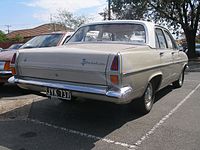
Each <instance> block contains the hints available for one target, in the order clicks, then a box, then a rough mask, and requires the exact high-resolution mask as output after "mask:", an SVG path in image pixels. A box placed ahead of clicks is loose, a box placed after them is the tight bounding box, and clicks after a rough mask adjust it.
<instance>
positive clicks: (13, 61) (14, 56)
mask: <svg viewBox="0 0 200 150" xmlns="http://www.w3.org/2000/svg"><path fill="white" fill-rule="evenodd" d="M16 56H17V55H16V53H14V55H13V57H12V60H11V62H10V63H11V64H13V65H14V64H15V61H16Z"/></svg>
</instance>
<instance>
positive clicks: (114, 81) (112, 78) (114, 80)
mask: <svg viewBox="0 0 200 150" xmlns="http://www.w3.org/2000/svg"><path fill="white" fill-rule="evenodd" d="M110 81H111V83H112V84H118V83H119V76H118V75H110Z"/></svg>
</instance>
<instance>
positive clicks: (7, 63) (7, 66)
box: [4, 61, 11, 71]
mask: <svg viewBox="0 0 200 150" xmlns="http://www.w3.org/2000/svg"><path fill="white" fill-rule="evenodd" d="M4 70H6V71H9V70H11V69H10V62H9V61H7V62H5V64H4Z"/></svg>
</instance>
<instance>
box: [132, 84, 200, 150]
mask: <svg viewBox="0 0 200 150" xmlns="http://www.w3.org/2000/svg"><path fill="white" fill-rule="evenodd" d="M199 87H200V84H198V85H197V86H196V87H195V88H194V89H193V90H192V91H191V92H190V93H189V94H188V95H187V96H186V97H185V98H184V99H183V100H182V101H181V102H179V103H178V104H177V105H176V107H174V108H173V109H172V110H171V111H170V112H169V113H168V114H167V115H165V116H164V117H163V118H162V119H161V120H160V121H159V122H158V123H156V124H155V125H154V126H153V128H151V129H150V130H149V131H148V132H147V133H146V134H145V135H144V136H142V137H141V138H140V139H139V140H138V141H137V142H135V144H134V145H136V148H139V146H140V145H141V144H142V143H143V142H144V141H145V140H146V139H148V138H149V137H150V136H151V135H152V134H153V133H154V132H155V131H156V129H158V128H159V127H160V126H161V125H162V124H163V123H164V122H165V121H166V120H167V119H169V118H170V117H171V116H172V115H173V114H174V113H175V112H176V111H177V110H178V109H179V108H180V107H181V106H182V105H183V104H184V103H185V102H186V101H187V100H188V99H189V98H190V97H191V95H192V94H194V92H196V90H197V89H198V88H199Z"/></svg>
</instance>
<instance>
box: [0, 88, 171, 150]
mask: <svg viewBox="0 0 200 150" xmlns="http://www.w3.org/2000/svg"><path fill="white" fill-rule="evenodd" d="M172 90H173V88H172V86H168V87H166V88H164V89H163V90H161V91H159V92H158V93H157V94H156V100H155V102H158V101H159V100H160V99H161V98H162V97H163V96H165V95H167V94H168V93H169V92H171V91H172ZM134 105H135V102H134V101H133V102H132V103H130V104H125V105H117V104H113V103H108V102H100V101H94V100H84V99H78V100H76V101H67V102H61V101H60V100H58V99H47V98H44V100H41V101H36V102H34V103H33V104H32V106H31V109H30V112H29V115H28V119H29V120H37V121H40V122H44V123H48V124H52V125H55V126H58V127H62V128H65V129H70V130H74V131H78V132H82V133H87V134H89V135H94V136H97V137H106V136H107V135H109V134H110V133H112V132H114V131H115V130H117V129H119V128H121V127H122V126H123V125H124V124H126V123H127V122H130V121H134V120H137V119H138V118H140V117H142V116H143V115H140V114H137V113H136V112H135V109H134V107H135V106H134ZM25 107H26V106H25ZM23 109H24V107H23V108H18V110H17V111H21V110H23ZM14 111H16V110H14ZM23 111H24V110H23ZM9 113H11V114H12V115H9ZM18 114H20V113H18ZM6 115H7V117H9V116H10V117H9V118H10V119H15V117H17V116H15V113H14V112H8V113H6V114H4V116H6ZM30 131H32V130H30ZM49 132H51V131H49ZM36 134H39V133H36ZM49 134H51V133H49ZM54 136H56V135H54ZM37 138H39V140H40V138H41V140H42V137H37ZM57 138H58V137H57ZM66 138H68V140H70V144H68V146H67V149H74V147H76V146H77V141H72V140H71V138H73V137H71V136H70V135H69V136H67V137H66ZM12 139H13V138H11V139H10V140H11V141H10V143H9V141H8V142H7V143H9V145H7V143H4V142H3V141H0V145H3V146H6V147H9V148H12V149H14V150H15V148H14V145H12ZM60 140H61V141H62V139H60ZM60 140H59V141H60ZM68 140H67V141H68ZM79 140H80V141H79V142H80V143H84V140H85V138H81V139H79ZM88 141H89V142H88ZM97 141H98V140H96V139H90V140H87V142H85V144H84V145H82V147H81V148H82V149H92V148H93V147H94V146H95V143H96V142H97ZM56 143H57V142H56V141H55V142H53V143H49V144H50V145H51V146H52V147H56V148H59V146H58V145H57V144H56ZM32 144H33V145H35V144H36V145H37V143H34V142H33V143H32ZM20 145H21V146H22V147H23V143H20ZM42 147H43V146H42ZM38 149H42V148H40V146H39V147H38ZM78 149H80V147H78Z"/></svg>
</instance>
